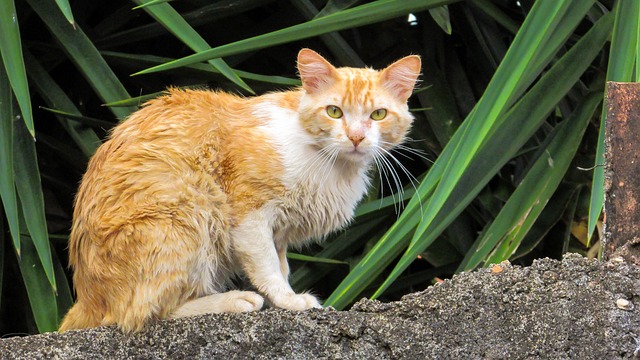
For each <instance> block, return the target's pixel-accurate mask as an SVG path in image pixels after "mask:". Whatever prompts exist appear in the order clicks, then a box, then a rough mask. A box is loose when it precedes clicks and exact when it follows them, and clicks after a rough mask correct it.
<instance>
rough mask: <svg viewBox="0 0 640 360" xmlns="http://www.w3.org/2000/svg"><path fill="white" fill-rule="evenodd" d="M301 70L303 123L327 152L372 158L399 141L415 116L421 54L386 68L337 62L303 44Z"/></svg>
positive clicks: (356, 159)
mask: <svg viewBox="0 0 640 360" xmlns="http://www.w3.org/2000/svg"><path fill="white" fill-rule="evenodd" d="M298 72H299V74H300V79H301V80H302V88H303V89H304V90H305V94H304V96H303V97H302V99H301V101H300V108H299V111H300V120H301V123H302V127H303V128H304V130H305V131H307V132H308V133H309V134H310V135H311V136H312V137H313V139H314V141H315V144H314V145H316V146H317V147H319V148H320V149H324V150H322V151H325V152H327V153H328V154H335V155H336V156H338V157H339V158H341V159H344V160H348V161H352V162H357V163H360V162H369V161H370V160H371V159H372V158H373V157H374V156H378V155H382V154H383V153H385V152H386V151H388V150H389V149H390V148H392V147H394V146H395V145H398V144H400V143H401V142H402V141H403V140H404V137H405V136H406V134H407V132H408V131H409V128H410V127H411V123H412V122H413V116H412V115H411V114H410V113H409V109H408V106H407V99H408V98H409V96H411V93H412V92H413V88H414V86H415V83H416V80H417V78H418V75H419V74H420V57H419V56H416V55H411V56H407V57H405V58H402V59H400V60H398V61H396V62H394V63H393V64H391V65H389V66H388V67H387V68H385V69H383V70H380V71H376V70H373V69H369V68H363V69H360V68H335V67H334V66H333V65H331V64H330V63H329V62H328V61H327V60H325V59H324V58H323V57H322V56H320V55H319V54H318V53H316V52H314V51H312V50H309V49H302V50H301V51H300V53H299V54H298Z"/></svg>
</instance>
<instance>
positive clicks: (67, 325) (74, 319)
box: [58, 302, 102, 332]
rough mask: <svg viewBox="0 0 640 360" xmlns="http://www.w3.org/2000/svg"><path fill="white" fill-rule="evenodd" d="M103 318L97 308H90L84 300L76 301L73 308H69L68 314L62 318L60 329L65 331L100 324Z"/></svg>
mask: <svg viewBox="0 0 640 360" xmlns="http://www.w3.org/2000/svg"><path fill="white" fill-rule="evenodd" d="M101 318H102V317H101V316H100V315H99V314H97V312H96V311H95V309H91V308H89V307H88V306H86V305H84V304H83V303H82V302H76V303H75V304H74V305H73V306H72V307H71V309H69V312H67V315H65V316H64V319H62V323H61V324H60V328H59V329H58V331H59V332H63V331H67V330H73V329H85V328H90V327H96V326H100V323H101V320H102V319H101Z"/></svg>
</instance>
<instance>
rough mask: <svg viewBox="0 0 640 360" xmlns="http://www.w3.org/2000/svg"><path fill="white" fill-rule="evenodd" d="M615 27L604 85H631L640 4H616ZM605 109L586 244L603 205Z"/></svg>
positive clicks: (592, 187)
mask: <svg viewBox="0 0 640 360" xmlns="http://www.w3.org/2000/svg"><path fill="white" fill-rule="evenodd" d="M615 16H616V20H615V25H614V29H613V34H612V35H611V49H610V50H609V66H608V67H607V81H620V82H625V81H632V77H633V68H634V66H635V67H636V72H638V66H637V65H636V63H637V61H638V59H636V54H637V47H638V39H637V37H638V24H639V23H640V1H616V4H615ZM605 117H606V108H604V107H603V109H602V117H601V121H600V133H599V136H598V150H597V151H596V161H595V168H594V171H593V182H592V185H591V204H590V205H589V224H588V239H589V240H588V241H587V244H589V242H590V240H591V236H592V235H593V231H594V230H595V228H596V224H597V222H598V219H599V218H600V213H601V212H602V206H603V204H604V151H605V146H604V138H605V134H604V129H605Z"/></svg>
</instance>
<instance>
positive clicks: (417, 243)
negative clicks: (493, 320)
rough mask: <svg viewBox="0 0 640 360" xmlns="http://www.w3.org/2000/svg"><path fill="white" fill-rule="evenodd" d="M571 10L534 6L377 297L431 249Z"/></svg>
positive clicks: (564, 4) (563, 5)
mask: <svg viewBox="0 0 640 360" xmlns="http://www.w3.org/2000/svg"><path fill="white" fill-rule="evenodd" d="M568 7H569V2H568V1H538V2H536V3H534V6H533V8H532V9H531V12H530V13H529V15H528V16H527V18H526V19H525V21H524V23H523V25H522V28H521V29H520V31H518V34H517V35H516V37H515V39H514V41H513V43H512V45H511V47H510V48H509V50H508V52H507V54H506V55H505V58H504V60H503V61H502V62H501V63H500V66H499V67H498V69H497V70H496V73H495V75H494V77H493V78H492V80H491V82H490V83H489V85H488V87H487V90H486V91H485V94H484V95H483V96H482V98H481V99H480V101H479V102H478V105H477V107H476V109H475V111H474V112H473V113H472V115H471V116H470V117H469V118H468V119H467V120H466V122H468V123H469V126H468V127H465V128H464V129H465V130H463V133H462V139H461V141H460V142H459V143H456V144H454V146H455V148H454V151H453V154H452V156H451V160H450V161H449V162H448V163H447V165H446V168H445V170H444V174H443V175H442V178H441V180H440V182H439V184H438V187H437V188H436V191H435V192H434V195H433V196H432V197H431V200H430V201H429V205H428V206H427V209H426V212H425V215H424V216H423V218H422V221H421V222H420V224H419V225H418V228H417V229H416V231H415V233H414V235H413V239H412V240H411V244H410V245H409V248H407V251H406V252H405V254H404V255H403V257H402V258H401V259H400V261H399V262H398V264H397V265H396V267H395V268H394V270H393V271H392V272H391V274H390V275H389V277H388V278H387V280H386V281H385V282H384V283H383V285H382V286H381V287H380V289H379V290H378V292H376V295H378V294H380V293H381V292H382V291H384V288H386V287H387V286H388V285H390V283H391V282H392V281H393V279H395V278H397V277H398V276H400V274H401V273H402V272H403V271H404V270H405V269H406V268H407V267H408V266H409V265H410V264H411V262H413V260H414V259H415V257H416V256H417V255H418V254H419V253H420V252H422V251H423V250H424V249H425V248H426V246H428V244H426V242H425V241H424V239H425V238H426V237H425V234H426V233H427V231H430V228H431V227H432V225H431V224H432V222H433V220H434V219H435V217H436V216H437V213H438V212H439V211H440V208H442V206H443V205H444V203H445V202H446V201H447V199H448V198H449V196H450V195H451V193H452V192H453V189H454V188H455V187H456V185H457V183H458V181H459V180H460V178H461V177H462V174H463V173H464V171H465V169H466V168H467V167H468V165H469V163H470V162H471V160H472V159H473V158H474V157H475V155H476V152H477V151H478V149H479V148H480V146H481V145H482V143H483V142H484V141H485V140H484V139H485V137H486V135H487V134H488V133H489V132H490V131H491V129H492V127H493V125H494V123H495V122H496V121H497V119H498V117H499V116H500V115H501V114H502V113H504V112H505V111H506V108H505V106H506V105H507V104H508V103H509V101H510V100H511V98H512V96H513V91H512V90H513V89H516V88H517V87H518V86H519V81H520V79H521V78H522V77H523V74H524V73H526V72H527V67H528V65H529V63H530V62H531V61H532V60H533V59H534V58H535V56H536V55H537V54H538V53H539V52H540V49H541V48H542V46H544V44H545V43H546V40H548V37H547V36H545V35H544V34H548V33H549V32H552V31H553V29H555V26H556V25H557V24H558V22H559V21H560V19H561V18H562V17H563V15H564V12H565V11H566V9H567V8H568ZM436 225H437V224H436Z"/></svg>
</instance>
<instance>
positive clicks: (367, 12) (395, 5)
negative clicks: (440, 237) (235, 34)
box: [134, 0, 459, 75]
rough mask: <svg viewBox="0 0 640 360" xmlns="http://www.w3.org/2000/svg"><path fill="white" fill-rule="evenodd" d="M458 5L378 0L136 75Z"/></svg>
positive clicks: (445, 1)
mask: <svg viewBox="0 0 640 360" xmlns="http://www.w3.org/2000/svg"><path fill="white" fill-rule="evenodd" d="M457 1H459V0H405V1H398V0H378V1H374V2H371V3H368V4H364V5H360V6H356V7H354V8H351V9H348V10H343V11H340V12H336V13H333V14H331V15H327V16H324V17H321V18H317V19H314V20H311V21H308V22H305V23H302V24H298V25H294V26H291V27H288V28H285V29H281V30H277V31H274V32H270V33H267V34H263V35H258V36H255V37H252V38H249V39H244V40H240V41H237V42H234V43H231V44H227V45H223V46H219V47H216V48H213V49H211V50H207V51H202V52H199V53H197V54H193V55H190V56H187V57H184V58H182V59H178V60H175V61H172V62H169V63H166V64H163V65H158V66H154V67H152V68H149V69H146V70H143V71H140V72H137V73H135V74H134V75H140V74H148V73H152V72H156V71H163V70H169V69H173V68H177V67H181V66H186V65H191V64H195V63H198V62H201V61H207V60H211V59H215V58H219V57H224V56H230V55H235V54H240V53H244V52H247V51H256V50H259V49H263V48H266V47H269V46H274V45H279V44H285V43H288V42H292V41H296V40H301V39H307V38H310V37H313V36H317V35H322V34H326V33H330V32H332V31H338V30H344V29H350V28H354V27H358V26H363V25H368V24H373V23H376V22H380V21H384V20H388V19H393V18H395V17H398V16H402V15H406V14H408V13H410V12H418V11H422V10H427V9H430V8H433V7H438V6H442V5H446V4H450V3H454V2H457Z"/></svg>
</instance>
